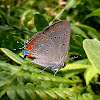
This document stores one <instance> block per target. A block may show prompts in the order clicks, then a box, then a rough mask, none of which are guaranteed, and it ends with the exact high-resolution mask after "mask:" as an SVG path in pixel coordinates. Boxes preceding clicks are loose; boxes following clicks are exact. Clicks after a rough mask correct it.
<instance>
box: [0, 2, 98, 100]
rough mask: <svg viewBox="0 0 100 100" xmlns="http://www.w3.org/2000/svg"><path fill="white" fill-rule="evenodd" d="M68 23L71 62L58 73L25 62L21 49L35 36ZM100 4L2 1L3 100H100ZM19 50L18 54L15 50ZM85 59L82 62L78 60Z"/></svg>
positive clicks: (0, 75)
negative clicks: (57, 23) (54, 26)
mask: <svg viewBox="0 0 100 100" xmlns="http://www.w3.org/2000/svg"><path fill="white" fill-rule="evenodd" d="M59 20H68V21H70V26H71V40H70V47H69V55H68V58H67V60H68V59H70V57H71V56H75V55H78V56H79V57H78V59H74V60H71V61H68V62H67V63H66V66H65V67H64V68H62V69H61V70H60V71H59V72H58V73H57V74H56V77H54V72H53V71H51V70H49V69H48V70H46V71H44V72H42V73H40V71H41V70H42V69H43V68H42V67H40V66H38V65H35V64H33V63H32V62H31V60H30V59H23V58H22V51H21V50H19V49H18V48H20V47H22V45H21V44H18V43H17V41H19V42H25V41H26V40H27V39H29V38H30V37H31V36H33V35H34V34H35V33H36V32H38V31H42V30H43V29H44V28H45V27H47V26H48V25H51V24H52V23H54V22H56V21H59ZM99 40H100V1H99V0H95V1H94V0H0V98H1V100H29V99H30V100H40V99H42V100H55V99H57V100H100V82H99V81H100V78H99V74H100V41H99ZM14 49H18V50H14ZM80 55H81V56H80Z"/></svg>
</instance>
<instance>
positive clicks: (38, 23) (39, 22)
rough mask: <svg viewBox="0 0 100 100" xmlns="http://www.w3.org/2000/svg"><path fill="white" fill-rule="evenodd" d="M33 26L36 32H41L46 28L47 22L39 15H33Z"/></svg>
mask: <svg viewBox="0 0 100 100" xmlns="http://www.w3.org/2000/svg"><path fill="white" fill-rule="evenodd" d="M34 24H35V27H36V29H37V31H42V30H43V29H44V28H46V27H47V26H48V22H47V21H46V19H45V18H44V17H43V16H42V15H40V14H35V15H34Z"/></svg>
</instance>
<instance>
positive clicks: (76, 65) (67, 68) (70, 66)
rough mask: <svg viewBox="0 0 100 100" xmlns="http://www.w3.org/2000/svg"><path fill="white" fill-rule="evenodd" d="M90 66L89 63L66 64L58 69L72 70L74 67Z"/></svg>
mask: <svg viewBox="0 0 100 100" xmlns="http://www.w3.org/2000/svg"><path fill="white" fill-rule="evenodd" d="M89 67H92V66H91V65H83V64H67V65H66V66H65V67H64V68H62V69H60V71H67V70H74V69H83V68H89Z"/></svg>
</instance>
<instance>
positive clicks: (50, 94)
mask: <svg viewBox="0 0 100 100" xmlns="http://www.w3.org/2000/svg"><path fill="white" fill-rule="evenodd" d="M45 92H46V94H48V95H49V96H51V97H52V98H54V99H57V95H56V94H55V93H54V92H53V91H52V90H46V91H45Z"/></svg>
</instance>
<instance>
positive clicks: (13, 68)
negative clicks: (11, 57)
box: [0, 61, 19, 75]
mask: <svg viewBox="0 0 100 100" xmlns="http://www.w3.org/2000/svg"><path fill="white" fill-rule="evenodd" d="M0 68H1V69H2V70H5V71H9V72H10V73H11V75H14V74H15V73H16V72H17V70H18V68H19V66H14V65H11V64H9V63H5V62H4V61H0Z"/></svg>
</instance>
